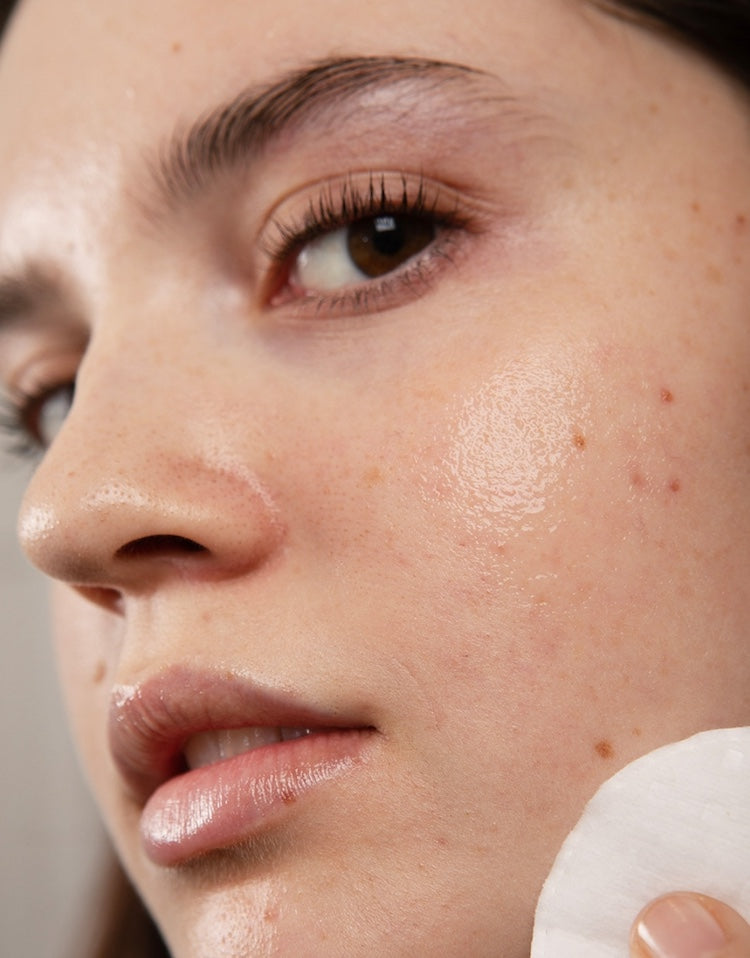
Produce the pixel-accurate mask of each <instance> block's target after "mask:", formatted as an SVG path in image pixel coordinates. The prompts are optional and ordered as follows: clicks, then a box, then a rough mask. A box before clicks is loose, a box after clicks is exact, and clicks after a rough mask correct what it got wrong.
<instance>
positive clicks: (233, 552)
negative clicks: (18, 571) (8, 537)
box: [19, 456, 283, 596]
mask: <svg viewBox="0 0 750 958" xmlns="http://www.w3.org/2000/svg"><path fill="white" fill-rule="evenodd" d="M105 469H106V466H103V465H102V462H101V461H100V460H99V459H97V458H96V457H93V458H91V459H89V461H88V462H85V463H81V464H80V465H79V467H78V468H77V469H76V470H74V471H72V472H71V471H68V472H67V473H66V472H64V471H63V470H62V469H57V468H55V465H54V461H53V460H52V459H51V460H50V462H49V463H47V462H43V463H42V465H41V466H40V469H39V471H38V473H37V475H36V476H35V477H34V479H33V480H32V483H31V486H30V487H29V490H28V492H27V495H26V497H25V499H24V503H23V504H22V508H21V513H20V517H19V537H20V540H21V544H22V546H23V548H24V550H25V552H26V554H27V555H28V557H29V559H30V560H31V562H32V563H33V564H34V565H36V566H37V567H38V568H40V569H41V570H42V571H43V572H44V573H46V574H47V575H49V576H51V577H52V578H55V579H60V580H62V581H65V582H69V583H71V584H73V585H75V586H77V587H80V588H82V589H83V590H84V593H85V594H89V595H91V596H94V595H101V594H103V593H106V594H109V595H117V596H123V595H127V594H129V593H136V594H137V593H139V592H147V591H152V590H153V589H155V588H157V587H158V586H159V585H160V584H161V583H163V582H164V581H165V580H166V579H168V578H170V577H175V576H177V577H178V578H179V579H180V580H181V581H187V582H191V583H197V582H199V581H206V580H217V579H221V578H228V577H235V576H238V575H242V574H244V573H246V572H248V571H250V570H253V569H255V568H257V567H258V566H259V565H261V564H262V563H263V562H264V561H265V560H266V558H267V557H268V556H269V555H270V554H272V553H273V552H274V551H275V549H276V548H277V547H278V545H279V543H280V541H281V539H282V538H283V527H282V523H281V521H280V517H279V513H278V510H277V509H276V507H275V505H274V503H273V501H272V499H271V497H270V495H269V494H268V493H267V491H266V490H265V489H264V488H263V487H262V486H261V484H260V482H259V481H258V479H257V477H255V476H251V475H248V472H247V469H246V468H244V467H237V468H231V467H228V466H226V465H221V466H214V465H212V464H211V463H210V462H207V461H206V460H205V459H201V458H200V457H194V458H192V459H191V460H190V461H188V462H185V461H184V460H183V459H181V458H180V457H174V458H173V459H172V460H171V461H170V457H169V456H164V457H162V459H161V464H160V465H158V466H157V465H156V464H152V465H150V466H149V465H148V464H143V463H142V464H141V468H140V469H138V468H136V469H135V470H134V471H135V472H137V473H140V479H139V480H136V479H129V480H127V481H126V480H123V479H112V478H110V477H106V478H105V477H104V476H103V475H102V472H103V471H104V470H105Z"/></svg>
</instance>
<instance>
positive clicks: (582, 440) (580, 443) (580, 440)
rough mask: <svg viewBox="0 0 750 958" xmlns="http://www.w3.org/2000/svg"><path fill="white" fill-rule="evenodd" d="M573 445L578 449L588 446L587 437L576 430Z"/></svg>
mask: <svg viewBox="0 0 750 958" xmlns="http://www.w3.org/2000/svg"><path fill="white" fill-rule="evenodd" d="M573 445H574V446H575V447H576V449H585V448H586V437H585V436H584V435H583V433H582V432H576V433H574V434H573Z"/></svg>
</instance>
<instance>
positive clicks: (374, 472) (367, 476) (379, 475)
mask: <svg viewBox="0 0 750 958" xmlns="http://www.w3.org/2000/svg"><path fill="white" fill-rule="evenodd" d="M362 480H363V481H364V483H365V485H366V486H370V488H372V487H373V486H377V485H379V484H380V483H381V482H382V481H383V472H382V470H381V469H379V468H378V467H377V466H372V467H371V468H370V469H366V470H365V472H364V473H363V475H362Z"/></svg>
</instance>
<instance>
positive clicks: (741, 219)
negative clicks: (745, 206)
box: [734, 213, 747, 232]
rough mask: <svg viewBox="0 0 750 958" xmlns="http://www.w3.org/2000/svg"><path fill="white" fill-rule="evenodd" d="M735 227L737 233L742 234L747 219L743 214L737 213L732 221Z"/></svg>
mask: <svg viewBox="0 0 750 958" xmlns="http://www.w3.org/2000/svg"><path fill="white" fill-rule="evenodd" d="M734 223H735V226H736V227H737V230H738V231H739V232H742V231H743V230H744V229H745V227H746V226H747V217H746V216H745V214H744V213H738V214H737V216H736V217H735V220H734Z"/></svg>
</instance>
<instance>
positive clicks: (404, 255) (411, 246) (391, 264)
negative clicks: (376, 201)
mask: <svg viewBox="0 0 750 958" xmlns="http://www.w3.org/2000/svg"><path fill="white" fill-rule="evenodd" d="M434 239H435V226H434V224H433V223H431V222H429V221H428V220H425V219H420V218H418V217H416V216H373V217H371V218H369V219H365V220H359V221H358V222H356V223H352V224H351V226H350V227H349V229H348V231H347V249H348V251H349V255H350V256H351V258H352V262H353V263H354V265H355V266H356V267H357V269H358V270H359V271H360V272H361V273H364V275H365V276H367V277H368V278H370V279H374V278H375V277H378V276H385V274H386V273H390V272H392V271H393V270H394V269H398V267H399V266H401V264H402V263H405V262H406V261H407V260H408V259H411V257H412V256H416V255H417V253H421V252H422V250H423V249H425V248H426V247H427V246H429V245H430V243H432V241H433V240H434Z"/></svg>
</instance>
